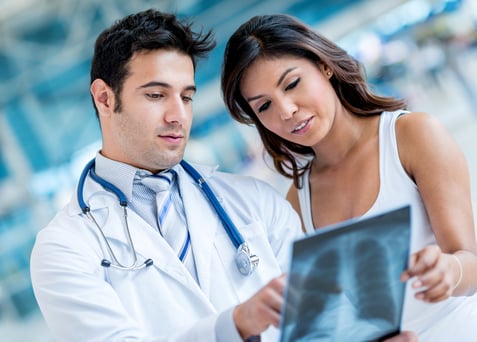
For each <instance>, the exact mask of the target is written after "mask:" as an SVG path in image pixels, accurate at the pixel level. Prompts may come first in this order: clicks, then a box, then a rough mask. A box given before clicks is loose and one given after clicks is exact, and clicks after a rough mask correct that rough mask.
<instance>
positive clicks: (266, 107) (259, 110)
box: [258, 101, 270, 113]
mask: <svg viewBox="0 0 477 342" xmlns="http://www.w3.org/2000/svg"><path fill="white" fill-rule="evenodd" d="M269 107H270V101H268V102H265V103H264V104H263V105H261V106H260V107H258V112H259V113H261V112H264V111H266V110H267V109H268V108H269Z"/></svg>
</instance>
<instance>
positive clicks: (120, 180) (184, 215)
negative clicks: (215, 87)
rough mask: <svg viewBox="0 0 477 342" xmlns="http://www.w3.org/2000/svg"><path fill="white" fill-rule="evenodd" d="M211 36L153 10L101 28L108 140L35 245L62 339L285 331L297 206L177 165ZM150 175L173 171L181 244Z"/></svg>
mask: <svg viewBox="0 0 477 342" xmlns="http://www.w3.org/2000/svg"><path fill="white" fill-rule="evenodd" d="M214 44H215V43H214V42H213V37H212V35H211V33H210V32H209V33H206V34H202V33H194V32H192V31H191V26H190V24H187V23H185V22H180V21H178V20H177V19H176V17H175V16H173V15H169V14H164V13H160V12H158V11H154V10H148V11H144V12H140V13H137V14H134V15H130V16H128V17H126V18H123V19H122V20H120V21H118V22H116V23H115V24H114V25H113V26H111V27H110V28H108V29H106V30H105V31H103V32H102V33H101V34H100V35H99V37H98V39H97V41H96V45H95V52H94V56H93V60H92V67H91V87H90V90H91V96H92V99H93V104H94V106H95V109H96V114H97V116H98V118H99V122H100V126H101V132H102V139H103V145H102V148H101V150H100V151H99V152H98V153H97V155H96V158H95V159H94V160H92V161H91V162H90V163H89V164H88V165H87V167H86V168H85V170H84V171H83V174H82V176H81V177H80V180H79V182H78V189H77V193H76V194H75V196H74V198H73V199H72V200H71V201H70V203H69V204H68V205H67V206H66V207H65V208H64V209H62V210H61V211H60V212H59V213H58V214H57V215H56V217H55V218H54V219H53V220H52V221H51V222H50V224H48V226H47V227H45V228H44V229H43V230H42V231H40V232H39V234H38V236H37V240H36V242H35V246H34V248H33V251H32V255H31V279H32V283H33V289H34V293H35V296H36V298H37V301H38V303H39V306H40V309H41V311H42V314H43V316H44V318H45V321H46V323H47V325H48V326H49V328H50V329H51V332H52V334H53V337H54V339H55V340H58V341H134V340H141V341H146V340H147V341H241V340H243V339H248V338H251V337H253V336H258V335H260V337H261V339H262V341H275V340H276V338H277V329H276V328H275V327H277V326H278V324H279V317H280V308H281V304H282V301H283V299H282V292H283V287H284V281H285V279H284V277H283V275H281V274H282V270H283V269H284V267H285V264H286V262H287V258H288V253H289V248H290V246H291V242H292V240H293V239H294V238H295V237H297V236H299V234H300V221H299V218H298V216H297V214H296V213H295V212H294V211H293V210H292V209H291V207H290V205H289V204H288V202H286V201H285V200H284V199H283V198H282V197H281V196H280V195H278V194H277V193H276V191H275V190H274V189H273V188H271V187H270V186H269V185H267V184H265V183H263V182H261V181H258V180H255V179H252V178H248V177H243V176H237V175H230V174H226V173H222V172H218V171H216V170H215V169H214V168H209V167H204V166H194V167H192V166H190V165H189V164H183V163H181V160H182V157H183V154H184V149H185V147H186V143H187V140H188V138H189V132H190V128H191V122H192V98H193V96H194V93H195V91H196V87H195V82H194V71H195V65H196V60H197V58H199V57H202V56H204V55H205V54H206V53H207V52H209V51H210V50H211V49H212V48H213V47H214ZM168 170H173V172H172V173H167V171H168ZM167 175H171V176H167ZM148 177H149V178H148ZM154 177H156V178H161V177H172V178H168V179H169V181H170V184H171V187H170V189H171V193H172V194H173V197H172V198H173V201H172V203H173V208H174V210H177V213H179V215H178V217H180V218H181V222H183V223H184V227H185V237H186V238H185V240H184V242H183V244H181V245H180V248H179V254H178V253H177V251H176V250H175V247H173V244H172V243H171V245H170V244H169V242H167V241H166V239H167V238H166V233H165V231H166V230H165V228H167V224H166V223H167V221H166V223H164V221H161V220H160V219H157V217H158V216H157V215H156V210H157V209H158V208H159V207H161V206H162V204H159V203H157V204H156V194H155V192H153V191H152V190H151V189H150V188H148V187H147V186H146V185H145V184H147V182H143V181H144V179H151V178H154ZM211 193H212V194H211ZM215 207H217V208H215ZM175 208H177V209H175ZM224 213H225V215H224ZM160 216H161V217H162V211H161V214H160ZM224 217H225V218H224ZM180 226H181V225H180V224H176V225H174V228H177V229H179V228H178V227H180ZM414 338H415V335H407V334H403V335H401V336H400V337H398V340H399V341H410V340H413V339H414Z"/></svg>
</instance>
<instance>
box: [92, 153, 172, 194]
mask: <svg viewBox="0 0 477 342" xmlns="http://www.w3.org/2000/svg"><path fill="white" fill-rule="evenodd" d="M178 167H179V164H177V165H175V166H173V167H172V168H171V169H173V170H175V171H177V168H178ZM95 171H96V174H97V175H98V176H99V177H101V178H102V179H104V180H105V181H107V182H109V183H111V184H113V185H114V186H116V187H117V188H118V189H119V190H121V192H122V193H123V194H124V195H125V196H126V198H127V200H128V202H131V200H132V192H133V184H134V179H135V178H137V176H136V174H139V173H140V174H143V175H144V174H148V175H152V173H151V172H150V171H147V170H142V169H138V168H136V167H134V166H131V165H129V164H125V163H121V162H118V161H115V160H112V159H109V158H107V157H105V156H103V155H102V154H101V153H100V152H97V153H96V161H95Z"/></svg>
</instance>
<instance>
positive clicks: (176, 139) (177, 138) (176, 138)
mask: <svg viewBox="0 0 477 342" xmlns="http://www.w3.org/2000/svg"><path fill="white" fill-rule="evenodd" d="M158 137H159V138H161V139H164V140H166V141H168V142H170V143H173V144H178V143H180V142H182V140H183V139H184V136H183V135H182V134H177V133H166V134H160V135H158Z"/></svg>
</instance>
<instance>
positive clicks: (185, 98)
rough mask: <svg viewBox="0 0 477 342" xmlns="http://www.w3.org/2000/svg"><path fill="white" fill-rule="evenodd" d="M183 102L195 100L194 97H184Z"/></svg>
mask: <svg viewBox="0 0 477 342" xmlns="http://www.w3.org/2000/svg"><path fill="white" fill-rule="evenodd" d="M182 100H183V101H184V102H192V101H193V100H194V99H193V98H192V96H183V97H182Z"/></svg>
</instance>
